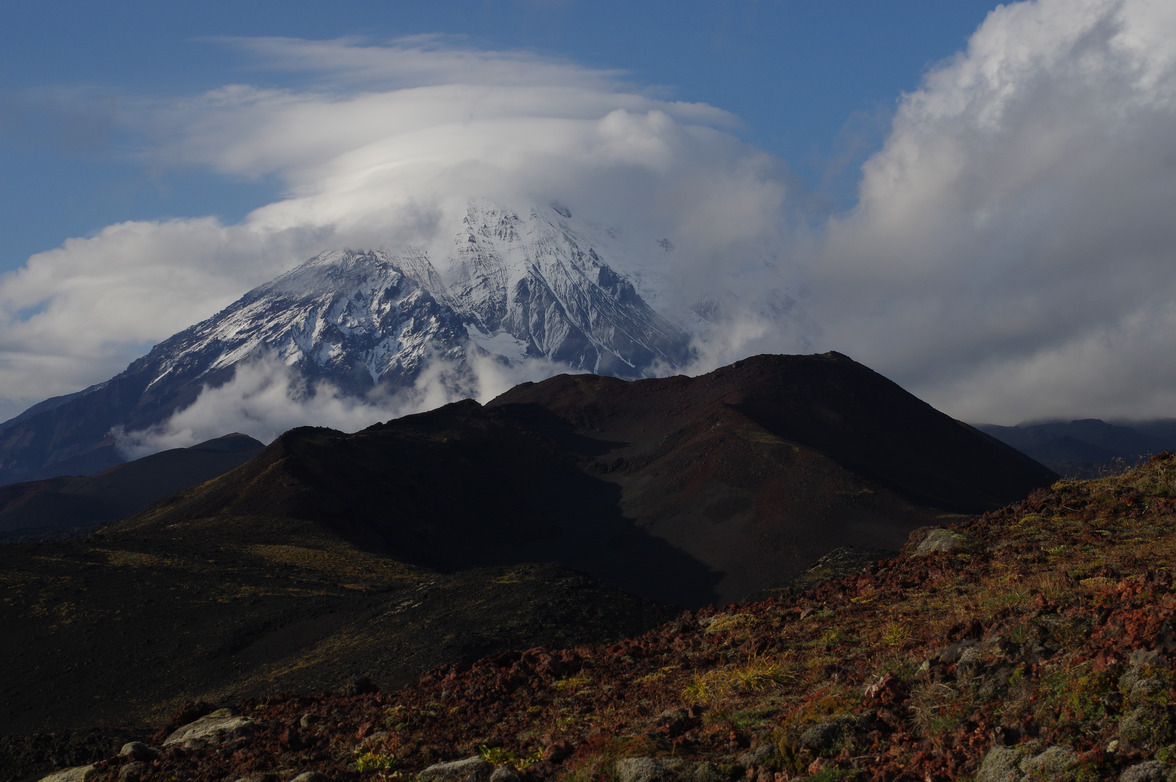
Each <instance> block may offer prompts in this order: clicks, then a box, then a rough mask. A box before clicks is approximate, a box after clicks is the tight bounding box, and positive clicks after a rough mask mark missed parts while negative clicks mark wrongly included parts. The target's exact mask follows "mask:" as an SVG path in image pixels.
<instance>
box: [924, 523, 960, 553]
mask: <svg viewBox="0 0 1176 782" xmlns="http://www.w3.org/2000/svg"><path fill="white" fill-rule="evenodd" d="M971 542H972V539H971V538H969V537H968V536H967V535H962V534H960V533H958V532H954V531H952V530H949V529H944V528H943V527H933V528H932V529H930V530H929V531H928V532H927V534H926V535H925V536H924V537H923V539H922V540H921V541H920V542H919V545H918V546H917V547H916V548H915V556H916V557H925V556H927V555H928V554H934V553H936V552H940V551H954V550H956V549H959V548H963V547H965V546H967V545H969V544H970V543H971Z"/></svg>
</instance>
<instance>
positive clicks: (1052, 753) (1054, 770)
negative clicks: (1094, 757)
mask: <svg viewBox="0 0 1176 782" xmlns="http://www.w3.org/2000/svg"><path fill="white" fill-rule="evenodd" d="M1080 761H1081V758H1079V756H1078V753H1077V752H1075V751H1074V750H1072V749H1070V748H1069V747H1063V746H1054V747H1049V748H1048V749H1046V750H1045V751H1044V752H1042V753H1040V754H1038V755H1034V756H1033V757H1031V758H1026V759H1025V760H1022V761H1021V770H1022V771H1024V772H1025V777H1023V779H1053V780H1058V782H1065V780H1068V779H1071V778H1072V772H1073V771H1075V770H1076V769H1077V767H1078V764H1079V762H1080Z"/></svg>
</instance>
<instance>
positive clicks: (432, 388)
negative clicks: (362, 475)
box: [116, 348, 566, 459]
mask: <svg viewBox="0 0 1176 782" xmlns="http://www.w3.org/2000/svg"><path fill="white" fill-rule="evenodd" d="M469 353H470V355H471V356H472V358H471V360H470V361H469V363H468V366H466V367H461V366H455V365H453V364H450V363H449V362H447V361H444V360H441V359H434V360H432V361H431V362H429V363H428V364H427V365H426V366H425V369H424V371H422V373H421V374H420V376H419V377H418V378H417V379H416V381H415V382H414V384H413V387H412V388H410V389H407V390H403V391H401V392H399V393H397V394H395V395H386V394H380V393H378V392H376V391H373V393H372V394H371V395H369V397H368V398H358V397H355V396H350V395H348V394H344V393H343V392H341V391H340V390H339V389H338V388H336V387H335V386H333V385H332V384H330V383H326V382H322V383H318V384H316V385H314V386H313V387H312V388H310V389H309V390H307V389H306V388H305V384H304V382H302V380H301V379H300V378H299V377H297V376H296V375H295V374H294V373H293V371H292V370H291V368H290V367H289V366H287V365H286V364H285V363H284V362H282V361H281V360H280V359H278V358H275V357H269V358H265V357H262V358H257V359H254V360H251V361H248V362H245V363H243V364H240V365H238V366H237V369H236V371H235V372H234V375H233V378H232V379H231V380H230V381H229V382H228V383H225V384H224V385H221V386H218V387H216V388H210V387H207V386H206V387H205V388H204V389H203V390H202V391H201V393H200V395H199V396H198V397H197V398H196V401H195V402H193V403H192V404H191V405H189V406H188V407H186V408H184V409H183V410H180V411H178V412H176V413H175V414H174V415H173V416H171V417H170V418H169V419H168V420H166V421H164V422H163V423H161V424H159V425H157V426H153V427H151V428H149V429H145V430H140V431H132V432H127V431H122V430H119V431H117V432H116V443H117V447H118V449H119V451H120V452H121V453H122V454H123V455H124V456H125V457H126V458H128V459H136V458H139V457H140V456H146V455H147V454H151V453H155V452H157V451H161V450H165V449H168V448H187V447H188V446H191V445H195V444H196V443H200V442H204V441H205V440H211V439H213V438H215V437H220V436H221V435H223V434H226V433H228V432H242V433H244V434H248V435H250V436H251V437H255V438H257V439H258V440H261V441H262V442H265V443H269V442H271V441H273V440H274V439H275V438H276V437H277V436H278V435H280V434H282V432H285V431H287V430H289V429H292V428H294V427H296V426H306V425H314V426H326V427H330V428H332V429H337V430H340V431H345V432H354V431H358V430H360V429H363V428H365V427H367V426H371V425H372V424H375V423H380V422H382V421H388V420H391V419H393V418H399V417H401V416H405V415H410V414H412V413H419V412H422V411H425V410H432V409H434V408H437V407H440V406H441V405H444V404H448V403H449V402H455V401H457V400H459V399H467V398H473V399H477V400H478V401H480V402H486V401H489V400H490V399H492V398H494V397H495V396H498V395H499V394H501V393H503V392H504V391H506V390H508V389H510V388H512V387H514V386H515V385H518V384H519V383H522V382H525V381H528V380H541V379H543V378H547V377H551V376H552V375H554V374H557V373H559V372H561V371H566V369H563V368H561V367H559V366H557V365H555V364H551V363H549V362H546V361H543V360H532V361H517V362H513V363H512V364H510V365H506V364H503V363H501V362H500V361H497V360H495V359H494V358H492V357H489V356H486V355H484V354H479V353H478V352H477V351H476V350H474V349H472V348H471V349H470V351H469Z"/></svg>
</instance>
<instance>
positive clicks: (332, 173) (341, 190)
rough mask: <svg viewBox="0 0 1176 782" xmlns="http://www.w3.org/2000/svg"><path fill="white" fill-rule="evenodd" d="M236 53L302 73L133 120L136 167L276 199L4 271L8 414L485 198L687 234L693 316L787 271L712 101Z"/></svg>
mask: <svg viewBox="0 0 1176 782" xmlns="http://www.w3.org/2000/svg"><path fill="white" fill-rule="evenodd" d="M222 43H225V44H226V45H229V46H232V47H235V48H237V49H239V50H241V51H243V52H244V53H245V54H246V55H248V56H251V57H254V58H256V59H258V60H259V61H260V62H261V63H262V64H264V65H266V66H268V67H271V68H273V69H276V70H278V71H282V72H284V73H285V74H286V75H287V76H290V77H291V78H292V79H297V80H298V81H297V82H296V83H294V84H293V86H289V87H286V88H283V89H262V88H258V87H254V86H249V85H226V86H224V87H222V88H220V89H217V90H213V91H211V92H208V93H205V94H202V95H198V96H193V97H188V98H182V99H177V100H174V101H170V102H166V103H164V104H154V105H147V106H146V107H145V108H143V107H139V108H137V109H136V110H137V111H138V113H137V114H134V115H133V116H132V117H131V120H132V121H133V122H134V123H135V124H136V125H137V126H138V127H139V128H140V130H142V131H143V132H144V133H149V134H151V135H150V136H149V137H150V138H151V143H150V144H147V145H146V146H145V147H144V149H143V150H142V152H141V154H142V157H143V159H144V160H145V161H146V162H147V163H148V164H150V165H152V166H158V165H171V166H190V167H198V168H207V169H211V170H213V171H216V172H218V173H220V174H222V175H224V176H226V177H232V178H257V177H268V178H271V179H273V180H275V181H277V182H280V183H281V184H282V187H283V192H282V197H281V198H280V199H279V200H276V201H275V202H273V203H271V204H268V205H264V206H261V207H260V208H258V209H256V210H255V211H254V212H252V213H251V214H250V215H249V216H248V217H247V219H246V220H245V221H243V222H242V223H240V224H236V225H223V224H221V223H220V222H219V221H217V220H216V219H214V218H209V217H193V218H189V219H177V220H171V221H168V222H138V223H127V224H124V225H121V226H111V227H110V228H108V229H106V230H104V231H102V232H100V233H99V234H98V235H96V236H93V237H90V238H87V239H77V240H70V241H68V242H66V243H65V244H64V245H63V246H62V247H60V248H58V249H56V250H51V251H48V252H45V253H41V254H39V255H37V256H34V257H33V258H32V259H30V261H29V263H28V265H27V266H26V268H25V269H22V270H20V271H18V272H16V273H14V274H12V275H9V276H7V277H5V278H3V279H0V327H2V329H0V333H2V334H3V336H2V337H0V388H3V389H5V394H6V395H7V396H8V398H7V399H5V400H0V403H3V402H7V403H8V407H9V410H10V412H16V411H17V409H19V408H16V409H13V407H14V406H15V405H17V404H19V403H22V402H23V403H25V404H28V403H32V402H35V401H39V400H40V399H42V398H44V397H45V396H48V395H51V394H56V393H64V392H67V391H72V390H76V389H77V388H78V387H80V386H82V385H85V384H88V383H91V382H98V381H101V380H104V379H106V378H107V377H109V376H111V375H113V374H114V373H116V372H118V371H119V370H120V369H122V368H123V367H124V366H125V365H126V364H127V363H128V362H129V361H130V360H131V359H133V358H135V357H136V356H137V355H138V354H140V353H141V352H142V351H143V349H144V347H145V346H146V345H150V344H151V343H152V342H155V341H158V340H160V339H162V338H165V337H167V336H168V335H170V334H172V333H175V332H176V331H179V330H181V329H183V328H185V327H187V326H189V325H191V324H193V323H195V322H197V321H199V320H201V319H203V318H205V317H208V316H210V315H212V314H213V313H214V312H216V311H217V310H218V309H219V308H221V307H223V306H226V305H227V304H228V303H230V302H231V301H232V300H233V299H234V298H235V297H236V296H238V295H240V294H241V293H243V292H244V291H246V290H247V289H249V288H251V287H253V286H255V285H257V284H259V283H262V282H264V281H266V280H268V279H270V278H272V277H274V276H275V275H276V274H278V273H280V272H282V271H284V270H286V269H288V268H290V267H292V266H294V265H295V264H297V263H299V262H301V261H303V260H305V259H306V258H309V257H311V256H313V255H315V254H317V253H319V252H321V251H322V250H324V249H332V248H345V247H351V248H368V247H400V246H403V245H413V246H417V247H421V248H424V249H426V250H428V249H430V248H432V247H435V246H444V245H446V244H447V243H448V242H450V240H451V238H452V236H451V233H452V225H453V224H454V221H455V220H460V216H461V214H463V213H464V210H465V208H466V203H467V201H468V200H469V199H471V198H479V197H490V198H493V199H497V200H503V201H506V202H512V203H526V202H528V201H531V202H536V201H537V202H539V203H542V204H547V203H550V202H553V201H555V202H560V203H563V204H567V205H568V206H570V207H571V208H573V209H575V210H576V212H577V213H578V214H581V215H584V214H587V215H591V216H592V217H593V219H594V220H596V221H598V222H600V223H607V224H609V225H612V226H615V227H616V228H617V230H620V231H626V232H628V235H629V236H630V237H638V236H641V237H645V238H648V239H649V241H657V240H661V239H666V240H672V241H673V242H674V244H675V245H676V246H677V247H679V248H681V249H680V250H679V251H678V252H676V253H675V254H674V259H675V264H676V265H677V266H676V268H675V269H673V270H667V273H666V274H664V275H663V277H664V278H665V279H667V280H671V281H672V282H673V285H672V286H671V287H672V288H673V290H671V291H670V293H671V298H676V299H678V300H680V302H683V303H681V304H680V306H679V309H680V310H681V312H682V314H683V317H686V316H687V314H686V313H687V310H688V302H693V301H695V300H697V299H698V298H699V297H700V295H702V294H703V293H706V292H707V289H708V287H709V286H711V284H712V282H711V281H712V280H713V279H714V278H715V277H716V276H722V275H723V273H724V270H725V269H726V268H727V267H728V266H732V267H733V268H734V267H737V266H740V265H741V264H742V265H746V264H747V263H749V262H751V263H753V264H762V263H765V262H778V261H779V258H780V255H779V248H780V240H781V225H782V222H783V221H782V219H781V217H782V215H784V214H785V212H786V211H787V209H788V203H789V201H788V199H789V194H788V187H786V185H785V177H783V176H782V175H781V172H782V170H783V166H782V165H781V164H780V163H779V162H778V161H774V160H772V159H771V158H770V157H768V156H767V155H764V154H762V153H760V152H758V151H756V150H753V149H751V148H749V147H747V146H746V145H744V144H742V143H741V142H739V141H738V140H737V138H736V137H735V136H734V135H732V130H733V128H735V127H736V126H737V120H736V119H735V118H734V117H732V116H731V115H729V114H727V113H726V112H723V111H721V110H719V109H716V108H714V107H711V106H707V105H704V104H691V103H682V102H677V101H672V100H666V99H662V98H658V97H654V96H652V95H649V94H647V93H646V92H645V91H644V90H642V89H640V88H638V87H636V86H634V85H630V84H626V83H624V82H623V81H621V80H620V78H619V77H618V75H617V74H615V73H611V72H605V71H598V70H592V69H587V68H583V67H580V66H577V65H575V64H572V63H568V62H564V61H560V60H555V59H551V58H543V57H538V56H536V55H532V54H525V53H513V52H485V51H477V50H470V49H463V48H460V47H457V46H453V45H451V44H449V43H447V42H446V41H445V40H443V39H439V38H414V39H409V40H405V41H396V42H392V43H390V44H386V45H379V46H375V45H362V44H358V43H356V42H353V41H317V42H316V41H299V40H289V39H245V40H232V41H226V42H222ZM646 235H647V236H646ZM62 280H65V281H66V282H65V283H64V284H61V281H62ZM741 284H744V285H745V288H746V290H748V291H756V292H758V291H760V290H762V286H759V285H758V284H756V283H754V282H751V281H743V282H742V283H741ZM783 284H784V283H783V280H781V281H780V282H778V283H777V284H776V287H779V286H780V285H783ZM668 303H669V304H670V305H671V306H672V305H673V302H668ZM0 417H2V416H0Z"/></svg>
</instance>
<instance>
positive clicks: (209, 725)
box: [163, 709, 253, 747]
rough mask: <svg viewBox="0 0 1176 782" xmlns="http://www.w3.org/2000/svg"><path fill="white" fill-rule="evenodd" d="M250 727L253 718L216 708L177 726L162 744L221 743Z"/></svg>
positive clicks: (241, 733) (245, 731) (246, 730)
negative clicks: (193, 720)
mask: <svg viewBox="0 0 1176 782" xmlns="http://www.w3.org/2000/svg"><path fill="white" fill-rule="evenodd" d="M252 727H253V720H251V719H249V718H248V717H239V716H237V715H235V714H233V712H232V711H230V710H229V709H217V710H216V711H214V712H212V713H210V714H205V715H204V716H203V717H201V718H200V719H198V720H196V721H195V722H191V723H189V724H187V725H184V726H182V727H180V728H177V729H176V730H175V732H173V733H172V734H171V735H170V736H168V737H167V738H166V739H164V741H163V746H165V747H168V746H171V745H173V744H185V745H186V744H187V743H188V742H200V743H211V744H223V743H224V742H226V741H228V740H229V739H230V738H234V737H236V736H240V735H243V734H245V733H248V732H249V731H250V730H251V729H252Z"/></svg>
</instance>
